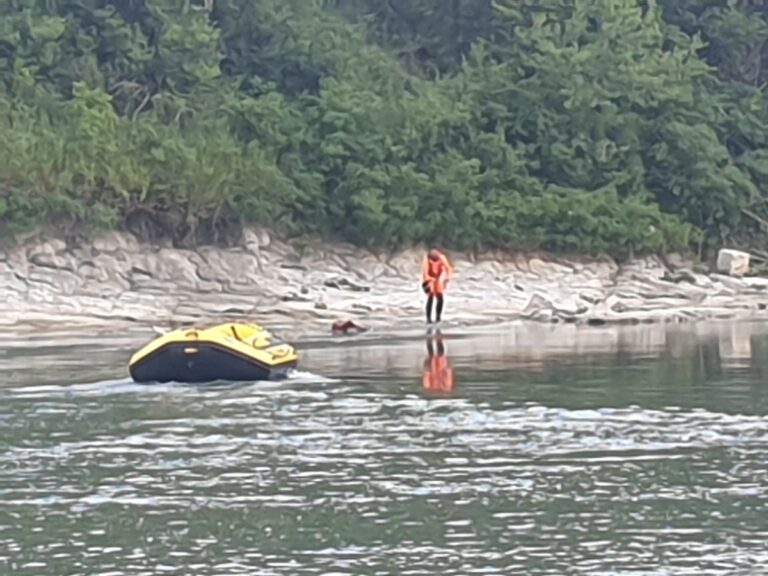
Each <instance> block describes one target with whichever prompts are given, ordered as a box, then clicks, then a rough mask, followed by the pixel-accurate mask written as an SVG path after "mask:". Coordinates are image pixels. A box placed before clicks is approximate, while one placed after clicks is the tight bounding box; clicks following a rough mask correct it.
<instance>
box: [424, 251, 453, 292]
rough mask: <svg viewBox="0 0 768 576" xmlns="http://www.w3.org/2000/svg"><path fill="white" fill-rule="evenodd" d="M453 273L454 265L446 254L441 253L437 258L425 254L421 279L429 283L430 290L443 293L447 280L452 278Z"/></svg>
mask: <svg viewBox="0 0 768 576" xmlns="http://www.w3.org/2000/svg"><path fill="white" fill-rule="evenodd" d="M452 275H453V266H451V263H450V262H449V261H448V258H447V257H446V256H445V254H439V257H438V259H437V260H430V258H429V256H424V261H423V262H422V264H421V281H422V282H427V283H428V284H429V291H430V292H433V293H441V292H442V291H443V290H444V289H445V282H446V280H450V278H451V276H452Z"/></svg>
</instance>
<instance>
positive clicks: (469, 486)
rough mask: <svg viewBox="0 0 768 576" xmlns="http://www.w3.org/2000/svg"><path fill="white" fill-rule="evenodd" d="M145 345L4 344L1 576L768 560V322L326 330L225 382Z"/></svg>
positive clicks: (730, 566)
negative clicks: (297, 367)
mask: <svg viewBox="0 0 768 576" xmlns="http://www.w3.org/2000/svg"><path fill="white" fill-rule="evenodd" d="M146 338H147V334H135V335H130V334H127V335H126V334H123V335H121V336H120V337H119V338H118V337H109V336H99V337H98V338H92V339H90V341H89V340H88V339H83V338H79V339H73V338H72V337H71V336H67V335H57V336H55V337H52V338H51V337H46V338H40V337H39V338H37V339H31V340H13V339H11V338H10V337H3V339H0V573H2V574H14V575H16V574H18V575H29V576H32V575H56V576H65V575H74V574H82V575H88V576H91V575H103V576H106V575H114V576H120V575H145V574H146V575H156V574H189V575H195V576H207V575H229V574H258V575H273V574H281V575H282V574H286V575H304V574H317V575H321V574H322V575H347V574H349V575H351V574H360V575H376V574H382V575H385V574H402V575H405V574H411V575H416V574H440V575H471V574H503V575H509V574H537V575H538V574H541V575H543V574H553V575H554V574H590V575H592V574H599V575H607V574H622V575H629V574H631V575H640V574H643V575H651V574H653V575H662V574H663V575H667V574H696V575H705V574H718V575H720V574H723V575H724V574H762V573H766V571H767V570H768V495H767V492H766V489H767V488H768V486H767V483H768V420H767V419H766V414H768V383H766V376H768V330H766V329H765V328H763V327H762V326H760V325H755V324H753V325H749V324H739V325H730V324H724V325H710V326H703V327H698V328H694V327H680V328H674V329H664V328H660V327H653V326H647V327H634V328H627V329H623V330H620V331H617V330H615V329H612V330H602V329H588V330H584V329H576V328H574V327H570V326H569V327H543V326H536V327H529V328H498V329H494V330H492V331H488V330H486V331H484V332H478V333H474V334H472V333H467V332H460V331H458V330H457V329H445V330H444V331H443V335H442V342H440V341H438V339H436V338H435V339H433V340H432V341H430V342H428V341H426V340H425V337H424V335H423V334H420V335H419V334H413V333H412V334H403V335H400V336H393V337H388V338H377V337H376V336H375V335H371V336H370V337H368V338H364V339H348V340H333V339H329V340H327V341H322V340H318V341H314V342H311V341H306V342H305V343H304V344H303V345H302V367H301V372H299V373H297V374H296V375H294V376H293V377H292V378H291V379H290V380H289V381H286V382H282V383H270V384H263V383H254V384H237V385H233V384H230V385H217V386H189V385H162V386H142V385H136V384H133V383H132V382H131V381H130V379H128V378H126V368H125V364H126V361H127V358H128V357H129V355H130V353H131V352H132V351H133V350H134V349H135V348H136V347H138V346H140V345H141V344H142V343H143V342H144V339H146ZM428 345H429V346H431V348H432V352H433V356H432V357H431V358H430V357H429V349H428ZM441 349H442V351H443V352H444V355H443V356H442V357H440V356H439V353H440V351H441Z"/></svg>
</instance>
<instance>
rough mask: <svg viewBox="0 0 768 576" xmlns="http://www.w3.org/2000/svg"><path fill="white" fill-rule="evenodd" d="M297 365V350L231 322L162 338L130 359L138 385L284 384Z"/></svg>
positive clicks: (256, 327) (264, 332)
mask: <svg viewBox="0 0 768 576" xmlns="http://www.w3.org/2000/svg"><path fill="white" fill-rule="evenodd" d="M297 363H298V356H297V354H296V350H295V349H294V348H293V346H291V345H290V344H287V343H285V342H282V341H279V340H276V339H275V338H274V337H273V336H272V334H271V333H270V332H269V331H268V330H265V329H264V328H262V327H261V326H259V325H257V324H245V323H242V324H241V323H237V322H228V323H225V324H219V325H217V326H213V327H210V328H202V329H201V328H187V329H181V330H174V331H171V332H168V333H166V334H163V335H161V336H160V337H158V338H156V339H155V340H153V341H152V342H150V343H148V344H147V345H146V346H144V347H143V348H141V349H140V350H138V351H137V352H136V353H135V354H134V355H133V356H132V357H131V359H130V362H129V366H128V369H129V372H130V374H131V378H133V380H134V382H138V383H148V382H185V383H203V382H213V381H217V380H225V381H231V382H250V381H255V380H279V379H281V378H285V377H286V376H287V373H288V371H289V370H291V369H292V368H294V367H295V366H296V365H297Z"/></svg>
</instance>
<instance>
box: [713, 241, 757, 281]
mask: <svg viewBox="0 0 768 576" xmlns="http://www.w3.org/2000/svg"><path fill="white" fill-rule="evenodd" d="M717 270H718V271H719V272H722V273H724V274H728V275H729V276H744V275H745V274H746V273H747V272H749V254H747V253H746V252H741V251H740V250H731V249H729V248H723V249H721V250H720V252H718V254H717Z"/></svg>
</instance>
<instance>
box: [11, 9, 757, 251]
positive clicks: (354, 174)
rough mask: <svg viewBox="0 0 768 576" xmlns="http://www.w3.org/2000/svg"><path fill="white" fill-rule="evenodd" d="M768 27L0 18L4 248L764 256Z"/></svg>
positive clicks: (743, 19) (660, 16)
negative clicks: (438, 247) (137, 244)
mask: <svg viewBox="0 0 768 576" xmlns="http://www.w3.org/2000/svg"><path fill="white" fill-rule="evenodd" d="M766 6H768V5H764V3H763V2H762V1H759V0H659V1H655V0H563V1H560V2H521V1H520V0H495V1H494V0H387V1H382V0H78V1H74V0H0V130H2V137H0V226H1V227H2V228H3V229H5V230H17V229H20V228H24V227H29V226H35V225H39V224H42V223H53V224H56V225H59V226H64V227H67V228H68V229H72V230H73V229H76V228H77V227H79V226H82V225H83V224H88V225H99V226H109V227H127V228H129V229H131V230H134V231H137V232H139V233H141V234H143V235H145V236H147V237H149V238H157V237H162V236H165V237H171V238H172V239H173V240H174V242H176V243H177V244H179V245H184V244H190V243H194V242H201V241H204V242H208V241H222V242H223V241H229V240H232V239H233V235H237V234H238V233H239V227H240V226H241V225H242V223H244V222H259V223H265V224H268V225H271V226H274V227H278V228H280V229H282V230H285V231H287V232H291V233H320V234H327V235H332V236H335V237H338V238H344V239H347V240H350V241H353V242H356V243H360V244H366V245H378V246H387V245H388V246H393V245H403V244H409V243H415V242H424V241H426V242H437V243H440V244H442V245H444V246H448V247H455V248H466V249H479V248H483V247H496V248H509V247H515V248H545V249H553V250H568V251H588V252H600V251H608V252H611V253H614V254H619V253H628V252H631V251H638V250H664V249H668V248H672V247H681V246H698V247H700V248H701V247H706V246H708V245H717V244H719V243H721V242H724V241H729V242H741V243H750V242H752V243H754V242H758V241H759V240H760V239H761V238H762V237H763V236H764V233H765V231H764V230H761V226H768V196H766V193H765V192H764V190H763V186H762V181H763V178H764V177H766V176H768V130H766V127H767V124H766V122H767V121H768V115H766V97H765V95H764V93H763V87H764V85H765V83H766V80H768V60H767V61H766V63H764V62H763V58H762V57H763V54H765V53H766V40H768V7H766Z"/></svg>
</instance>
